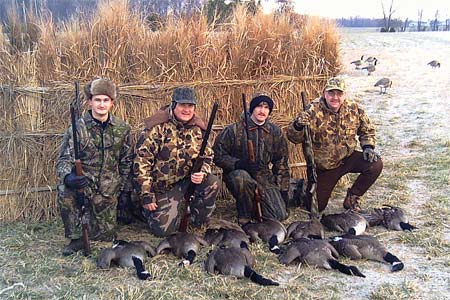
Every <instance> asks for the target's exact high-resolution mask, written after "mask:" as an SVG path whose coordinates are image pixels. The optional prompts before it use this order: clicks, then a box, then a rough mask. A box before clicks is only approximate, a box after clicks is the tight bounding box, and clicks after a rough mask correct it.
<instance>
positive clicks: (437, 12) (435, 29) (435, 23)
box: [433, 9, 439, 31]
mask: <svg viewBox="0 0 450 300" xmlns="http://www.w3.org/2000/svg"><path fill="white" fill-rule="evenodd" d="M438 17H439V9H438V10H436V13H435V14H434V22H433V31H437V30H439V26H438Z"/></svg>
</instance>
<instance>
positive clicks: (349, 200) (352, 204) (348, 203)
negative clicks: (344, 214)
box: [344, 189, 361, 211]
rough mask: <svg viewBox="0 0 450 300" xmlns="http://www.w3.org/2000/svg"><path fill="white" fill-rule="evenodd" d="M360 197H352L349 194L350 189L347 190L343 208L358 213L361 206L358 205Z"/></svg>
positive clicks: (352, 195)
mask: <svg viewBox="0 0 450 300" xmlns="http://www.w3.org/2000/svg"><path fill="white" fill-rule="evenodd" d="M359 199H360V196H357V195H354V194H352V193H351V192H350V189H348V190H347V196H345V199H344V208H345V209H351V210H354V211H360V210H361V206H360V205H359Z"/></svg>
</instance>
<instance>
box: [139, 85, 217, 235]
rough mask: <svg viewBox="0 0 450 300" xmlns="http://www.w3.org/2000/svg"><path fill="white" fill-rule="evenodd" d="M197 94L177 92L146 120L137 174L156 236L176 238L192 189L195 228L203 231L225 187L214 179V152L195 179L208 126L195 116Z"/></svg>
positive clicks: (207, 153)
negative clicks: (191, 187)
mask: <svg viewBox="0 0 450 300" xmlns="http://www.w3.org/2000/svg"><path fill="white" fill-rule="evenodd" d="M196 106H197V98H196V95H195V92H194V90H193V89H191V88H188V87H179V88H176V89H175V90H174V91H173V95H172V103H171V104H170V105H168V106H166V107H164V108H163V109H161V110H159V111H158V112H156V114H154V115H153V116H151V117H149V118H147V119H146V120H145V129H144V130H143V131H142V133H141V135H140V137H139V140H138V142H137V144H136V157H135V159H134V167H133V173H134V176H135V181H136V186H137V192H138V194H139V198H140V200H141V202H142V206H143V215H144V217H145V219H146V220H147V223H148V226H149V228H150V231H151V232H152V233H153V234H154V235H156V236H160V237H161V236H167V235H169V234H171V233H173V232H176V231H177V230H178V228H179V225H180V222H181V219H182V218H183V216H184V214H185V213H186V201H185V199H184V193H185V192H186V190H187V188H188V186H189V184H190V183H193V184H195V192H194V197H193V199H192V201H191V202H190V205H189V207H190V219H189V223H191V224H192V225H194V226H200V225H201V224H203V223H205V222H206V221H207V219H208V217H209V216H210V215H211V214H212V212H213V211H214V209H215V199H216V196H217V193H218V191H219V182H218V179H217V177H216V176H214V175H213V174H211V164H212V158H213V152H212V149H211V148H210V147H209V146H207V147H206V150H205V156H204V157H203V158H204V163H203V166H202V168H201V171H200V172H197V173H193V174H191V168H192V166H193V160H195V159H197V157H198V155H199V152H200V146H201V143H202V141H203V133H204V131H205V130H206V124H205V122H203V121H202V120H201V119H200V118H199V117H197V116H196V115H195V110H196Z"/></svg>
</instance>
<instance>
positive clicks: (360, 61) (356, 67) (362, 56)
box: [350, 55, 364, 70]
mask: <svg viewBox="0 0 450 300" xmlns="http://www.w3.org/2000/svg"><path fill="white" fill-rule="evenodd" d="M363 59H364V55H361V59H358V60H354V61H352V62H351V63H350V64H354V65H355V69H357V70H358V69H359V66H361V65H362V63H363Z"/></svg>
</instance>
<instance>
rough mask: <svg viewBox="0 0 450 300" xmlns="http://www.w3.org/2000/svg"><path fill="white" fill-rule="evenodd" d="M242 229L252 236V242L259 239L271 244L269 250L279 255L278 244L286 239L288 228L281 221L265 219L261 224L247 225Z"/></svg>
mask: <svg viewBox="0 0 450 300" xmlns="http://www.w3.org/2000/svg"><path fill="white" fill-rule="evenodd" d="M242 229H244V231H245V232H246V233H247V234H248V235H249V236H250V242H252V243H253V242H255V241H256V240H257V239H258V237H259V238H260V239H261V240H263V241H264V242H267V243H269V249H270V251H272V252H273V253H276V254H279V253H280V248H279V247H278V244H280V243H282V242H283V241H284V240H285V239H286V233H287V232H286V228H285V227H284V225H283V224H281V222H280V221H278V220H275V219H272V218H266V217H263V221H262V222H261V223H247V224H244V225H243V226H242Z"/></svg>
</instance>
